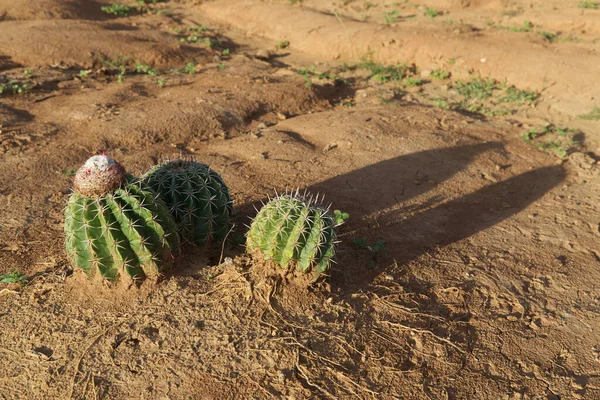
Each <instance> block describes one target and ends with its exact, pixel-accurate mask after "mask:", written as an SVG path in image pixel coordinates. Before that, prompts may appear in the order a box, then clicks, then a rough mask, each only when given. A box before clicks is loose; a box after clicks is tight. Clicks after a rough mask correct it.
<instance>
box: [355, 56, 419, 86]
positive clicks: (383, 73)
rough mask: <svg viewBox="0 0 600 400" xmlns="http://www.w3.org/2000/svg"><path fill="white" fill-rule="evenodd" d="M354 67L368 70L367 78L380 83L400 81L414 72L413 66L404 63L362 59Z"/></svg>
mask: <svg viewBox="0 0 600 400" xmlns="http://www.w3.org/2000/svg"><path fill="white" fill-rule="evenodd" d="M356 67H357V68H360V69H366V70H368V71H369V72H370V75H369V77H368V79H373V80H376V81H379V82H382V83H386V82H390V81H392V82H393V81H401V80H402V79H404V78H405V77H407V76H409V75H411V74H414V73H415V72H416V67H415V66H408V65H407V64H406V63H402V64H399V65H381V64H377V63H374V62H373V61H363V62H362V63H360V64H358V65H357V66H356Z"/></svg>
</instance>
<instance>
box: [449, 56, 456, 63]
mask: <svg viewBox="0 0 600 400" xmlns="http://www.w3.org/2000/svg"><path fill="white" fill-rule="evenodd" d="M448 64H450V65H454V64H456V59H455V58H454V57H450V60H448Z"/></svg>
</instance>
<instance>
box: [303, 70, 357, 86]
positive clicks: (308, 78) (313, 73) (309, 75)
mask: <svg viewBox="0 0 600 400" xmlns="http://www.w3.org/2000/svg"><path fill="white" fill-rule="evenodd" d="M296 73H297V74H298V75H302V76H303V77H304V80H305V82H304V86H306V87H309V86H312V84H313V81H312V79H313V78H316V79H330V80H333V81H334V82H335V83H336V84H339V83H344V84H345V83H347V81H346V80H345V79H342V78H340V77H339V76H337V75H335V74H331V73H330V72H323V73H320V72H317V70H316V68H315V67H308V68H305V67H303V68H300V69H299V70H297V71H296Z"/></svg>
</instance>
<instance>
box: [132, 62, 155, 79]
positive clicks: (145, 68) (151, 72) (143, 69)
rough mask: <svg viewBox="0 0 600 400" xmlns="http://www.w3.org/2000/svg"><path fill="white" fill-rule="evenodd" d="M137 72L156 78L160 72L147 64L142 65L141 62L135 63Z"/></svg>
mask: <svg viewBox="0 0 600 400" xmlns="http://www.w3.org/2000/svg"><path fill="white" fill-rule="evenodd" d="M135 72H136V73H138V74H146V75H152V76H156V75H158V72H157V71H156V70H155V69H154V68H150V66H148V65H146V64H141V63H139V62H137V63H135Z"/></svg>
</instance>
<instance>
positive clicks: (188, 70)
mask: <svg viewBox="0 0 600 400" xmlns="http://www.w3.org/2000/svg"><path fill="white" fill-rule="evenodd" d="M183 73H184V74H188V75H194V74H195V73H196V63H194V62H189V63H187V64H186V66H185V67H184V68H183Z"/></svg>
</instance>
